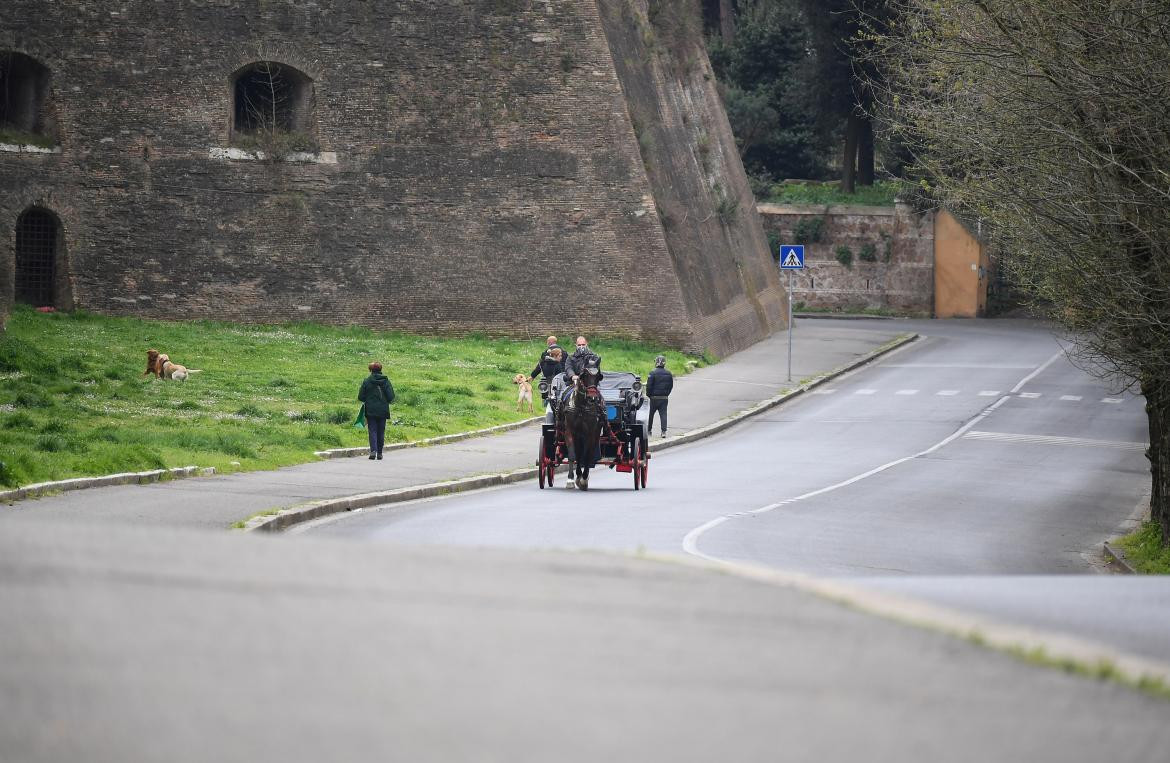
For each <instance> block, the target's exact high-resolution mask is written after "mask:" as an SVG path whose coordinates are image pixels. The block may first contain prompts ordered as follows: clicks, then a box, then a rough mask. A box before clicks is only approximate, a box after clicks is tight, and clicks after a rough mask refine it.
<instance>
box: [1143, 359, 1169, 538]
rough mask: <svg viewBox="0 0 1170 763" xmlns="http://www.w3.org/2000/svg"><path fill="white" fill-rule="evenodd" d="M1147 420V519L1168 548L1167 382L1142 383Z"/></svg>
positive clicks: (1156, 380)
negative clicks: (1149, 488) (1148, 472)
mask: <svg viewBox="0 0 1170 763" xmlns="http://www.w3.org/2000/svg"><path fill="white" fill-rule="evenodd" d="M1142 394H1143V395H1145V398H1146V416H1147V417H1148V418H1149V420H1150V449H1149V450H1147V451H1146V458H1148V459H1150V477H1151V481H1152V491H1151V494H1150V518H1151V519H1152V520H1154V521H1155V522H1157V523H1158V526H1159V527H1161V528H1162V545H1163V546H1170V382H1167V381H1166V380H1164V379H1152V380H1150V381H1149V382H1142Z"/></svg>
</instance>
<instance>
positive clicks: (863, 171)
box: [857, 116, 873, 185]
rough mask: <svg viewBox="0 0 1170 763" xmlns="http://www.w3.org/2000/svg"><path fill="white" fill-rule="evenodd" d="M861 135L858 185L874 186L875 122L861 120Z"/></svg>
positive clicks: (858, 146)
mask: <svg viewBox="0 0 1170 763" xmlns="http://www.w3.org/2000/svg"><path fill="white" fill-rule="evenodd" d="M860 129H861V134H860V135H859V136H858V139H857V184H858V185H873V120H872V119H870V118H869V117H868V116H865V117H862V118H861V128H860Z"/></svg>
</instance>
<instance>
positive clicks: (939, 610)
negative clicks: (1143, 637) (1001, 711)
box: [643, 554, 1170, 690]
mask: <svg viewBox="0 0 1170 763" xmlns="http://www.w3.org/2000/svg"><path fill="white" fill-rule="evenodd" d="M643 558H648V559H652V560H657V561H659V562H664V563H671V564H679V565H683V566H688V567H696V568H699V569H706V570H715V571H719V572H724V573H727V574H731V575H735V576H737V577H740V578H744V579H747V580H754V581H757V582H760V583H764V584H766V585H774V586H779V587H782V588H790V589H794V590H797V591H802V592H804V593H808V594H812V595H814V596H817V597H820V598H822V599H826V600H828V601H833V602H836V603H838V604H840V605H842V606H846V607H849V608H850V609H854V610H857V611H859V612H865V613H866V614H870V615H875V616H877V617H881V618H884V619H886V620H891V621H894V622H900V623H904V624H906V625H909V626H912V627H915V628H924V629H927V630H933V631H935V632H938V633H943V634H946V635H948V636H953V637H956V638H959V639H962V640H964V641H967V642H969V643H972V644H975V645H977V646H982V647H989V648H991V649H995V650H996V651H999V652H1003V653H1006V654H1009V655H1012V656H1015V657H1017V658H1021V659H1024V660H1026V661H1029V662H1032V663H1033V664H1041V665H1044V666H1047V667H1050V668H1056V669H1058V670H1064V671H1066V672H1075V671H1074V668H1079V669H1080V672H1081V673H1082V674H1085V675H1090V676H1092V675H1096V676H1097V677H1098V678H1104V677H1108V676H1112V677H1113V678H1114V679H1120V680H1121V682H1122V683H1124V684H1127V685H1129V686H1130V687H1132V688H1136V689H1138V690H1141V689H1142V688H1143V687H1144V686H1150V687H1151V688H1154V687H1158V686H1170V663H1167V662H1164V661H1162V660H1158V659H1155V658H1151V657H1145V656H1143V655H1138V654H1134V653H1131V652H1126V651H1125V650H1124V649H1120V648H1117V647H1114V646H1111V645H1109V644H1104V643H1101V642H1097V641H1093V640H1091V639H1087V638H1082V637H1080V636H1074V635H1069V634H1065V633H1061V632H1059V631H1053V630H1048V629H1044V628H1037V627H1033V626H1028V625H1017V624H1014V623H1010V622H1006V621H1003V620H999V619H997V618H994V617H991V616H987V615H982V614H976V613H970V612H963V611H961V610H957V609H951V608H949V607H946V606H942V605H937V604H933V603H930V602H926V601H923V600H921V599H916V598H913V597H912V596H907V595H904V594H896V593H890V592H887V591H879V590H874V589H871V588H866V587H864V586H862V585H858V584H856V583H852V582H850V581H848V580H843V579H839V578H838V579H833V578H827V577H817V576H814V575H809V574H807V573H802V572H789V571H784V570H777V569H772V568H769V567H759V566H756V565H752V564H744V563H741V562H715V561H708V560H704V559H696V558H692V557H684V556H677V555H673V554H651V555H645V556H644V557H643Z"/></svg>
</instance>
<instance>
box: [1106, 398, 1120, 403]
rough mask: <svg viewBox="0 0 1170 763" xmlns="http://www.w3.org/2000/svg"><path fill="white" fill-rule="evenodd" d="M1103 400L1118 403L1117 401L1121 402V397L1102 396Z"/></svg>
mask: <svg viewBox="0 0 1170 763" xmlns="http://www.w3.org/2000/svg"><path fill="white" fill-rule="evenodd" d="M1101 402H1102V403H1115V404H1116V403H1120V402H1121V398H1120V397H1103V398H1101Z"/></svg>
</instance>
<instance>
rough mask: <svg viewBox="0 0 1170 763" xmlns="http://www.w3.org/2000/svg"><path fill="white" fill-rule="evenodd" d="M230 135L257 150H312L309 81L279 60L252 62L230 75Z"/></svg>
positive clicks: (234, 141) (311, 83)
mask: <svg viewBox="0 0 1170 763" xmlns="http://www.w3.org/2000/svg"><path fill="white" fill-rule="evenodd" d="M231 86H232V111H231V137H232V142H233V143H234V144H236V145H242V146H246V147H253V148H257V149H261V150H269V149H271V150H277V151H310V150H316V140H315V136H314V135H313V125H314V119H313V107H314V97H313V80H312V79H311V78H310V77H309V76H308V75H307V74H305V73H304V72H302V71H300V70H299V69H297V68H296V67H293V66H290V65H288V64H285V63H281V62H279V61H254V62H252V63H249V64H246V65H244V66H242V67H240V68H239V69H237V70H236V71H235V72H233V73H232V76H231Z"/></svg>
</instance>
